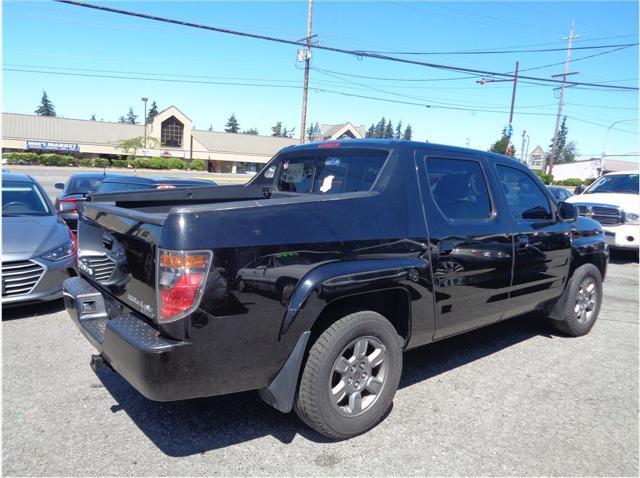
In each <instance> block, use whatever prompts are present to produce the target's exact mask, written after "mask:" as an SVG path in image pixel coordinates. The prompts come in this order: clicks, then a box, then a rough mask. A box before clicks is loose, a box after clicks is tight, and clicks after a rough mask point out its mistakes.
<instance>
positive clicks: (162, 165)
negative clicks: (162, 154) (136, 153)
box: [148, 158, 169, 169]
mask: <svg viewBox="0 0 640 478" xmlns="http://www.w3.org/2000/svg"><path fill="white" fill-rule="evenodd" d="M148 167H149V168H151V169H169V160H168V159H165V158H150V159H149V166H148Z"/></svg>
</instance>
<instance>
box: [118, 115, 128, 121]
mask: <svg viewBox="0 0 640 478" xmlns="http://www.w3.org/2000/svg"><path fill="white" fill-rule="evenodd" d="M126 122H127V118H125V117H124V116H120V118H118V123H126Z"/></svg>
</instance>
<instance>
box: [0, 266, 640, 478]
mask: <svg viewBox="0 0 640 478" xmlns="http://www.w3.org/2000/svg"><path fill="white" fill-rule="evenodd" d="M2 326H3V342H4V344H3V376H4V380H3V431H2V433H3V467H4V474H5V475H14V476H16V475H20V476H27V475H31V476H33V475H66V476H70V475H74V476H78V475H136V476H149V475H162V476H166V475H182V476H185V475H273V474H275V475H375V476H386V475H582V476H586V475H601V476H602V475H608V476H613V475H615V476H637V475H638V264H637V255H620V254H616V255H615V256H614V257H613V259H612V263H611V265H610V269H609V275H608V277H607V280H606V282H605V300H604V305H603V307H602V310H601V313H600V318H599V321H598V322H597V323H596V325H595V327H594V329H593V330H592V332H591V334H589V335H588V336H586V337H582V338H566V337H562V336H560V335H557V334H555V333H553V332H552V330H551V329H550V328H549V327H548V325H547V324H546V323H545V322H544V321H542V320H539V319H533V318H530V317H524V318H518V319H512V320H509V321H506V322H503V323H499V324H495V325H493V326H490V327H487V328H485V329H481V330H478V331H475V332H471V333H467V334H464V335H461V336H458V337H455V338H453V339H449V340H446V341H443V342H441V343H438V344H434V345H430V346H426V347H423V348H421V349H418V350H415V351H412V352H409V353H407V354H405V367H404V374H403V378H402V383H401V389H400V390H399V391H398V393H397V395H396V398H395V400H394V406H393V410H392V412H391V413H390V414H389V415H388V416H387V417H386V419H385V420H384V421H383V422H382V423H381V424H380V425H379V426H378V427H377V428H375V429H374V430H372V431H370V432H369V433H367V434H365V435H363V436H360V437H357V438H354V439H352V440H349V441H346V442H341V443H331V442H328V441H327V440H325V439H324V438H322V437H321V436H319V435H317V434H316V433H315V432H312V431H311V430H309V429H308V428H306V427H305V426H304V425H302V424H301V423H300V422H299V421H298V420H297V419H296V417H295V415H293V414H289V415H282V414H280V413H278V412H276V411H275V410H273V409H271V408H270V407H269V406H267V405H265V404H263V403H262V402H261V401H260V400H259V399H258V397H257V394H255V393H243V394H237V395H232V396H226V397H217V398H210V399H199V400H191V401H184V402H175V403H157V402H152V401H149V400H147V399H145V398H144V397H142V396H141V395H140V394H139V393H138V392H136V391H135V390H134V389H133V388H132V387H130V386H129V385H128V384H127V383H126V382H125V381H124V380H123V379H121V378H120V377H119V376H118V375H116V374H115V373H113V372H110V371H106V370H103V371H101V372H99V374H98V375H96V374H94V373H93V372H92V370H91V369H90V368H89V357H90V355H91V354H92V353H93V350H92V347H91V346H90V345H89V343H88V342H87V341H86V340H85V339H84V338H83V337H82V336H81V334H80V332H79V331H78V330H76V327H75V325H74V324H73V323H72V322H71V320H70V319H69V318H68V317H67V315H66V313H65V312H64V310H63V309H62V305H61V303H59V302H56V303H51V304H48V305H43V306H38V307H34V306H31V307H24V308H18V309H8V310H4V311H3V323H2Z"/></svg>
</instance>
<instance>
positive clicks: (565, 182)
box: [553, 178, 582, 186]
mask: <svg viewBox="0 0 640 478" xmlns="http://www.w3.org/2000/svg"><path fill="white" fill-rule="evenodd" d="M553 184H557V185H558V186H580V185H581V184H582V179H578V178H567V179H561V180H559V181H554V182H553Z"/></svg>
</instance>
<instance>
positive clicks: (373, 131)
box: [364, 123, 376, 138]
mask: <svg viewBox="0 0 640 478" xmlns="http://www.w3.org/2000/svg"><path fill="white" fill-rule="evenodd" d="M375 134H376V125H374V124H373V123H371V126H370V127H369V129H368V130H367V132H366V134H365V135H364V137H365V138H373V137H374V136H375Z"/></svg>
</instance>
